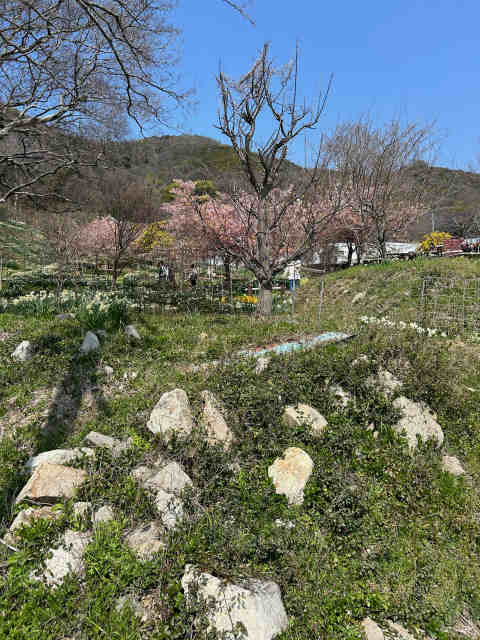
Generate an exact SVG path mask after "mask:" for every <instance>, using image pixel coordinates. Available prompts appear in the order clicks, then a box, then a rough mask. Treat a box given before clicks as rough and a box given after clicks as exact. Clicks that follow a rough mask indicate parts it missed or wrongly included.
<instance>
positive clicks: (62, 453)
mask: <svg viewBox="0 0 480 640" xmlns="http://www.w3.org/2000/svg"><path fill="white" fill-rule="evenodd" d="M94 455H95V452H94V450H93V449H89V448H88V447H82V448H76V449H53V450H52V451H44V452H43V453H39V454H38V456H33V457H32V458H29V460H28V461H27V464H26V465H25V466H26V468H27V470H28V471H30V473H31V472H32V471H35V469H36V468H37V467H38V466H40V465H41V464H68V463H69V462H73V461H74V460H79V459H80V458H82V457H83V456H88V457H91V456H94Z"/></svg>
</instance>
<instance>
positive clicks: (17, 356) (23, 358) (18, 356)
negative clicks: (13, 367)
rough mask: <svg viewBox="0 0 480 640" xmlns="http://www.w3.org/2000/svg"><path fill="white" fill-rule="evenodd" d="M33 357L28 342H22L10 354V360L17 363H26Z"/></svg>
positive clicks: (30, 345) (30, 344)
mask: <svg viewBox="0 0 480 640" xmlns="http://www.w3.org/2000/svg"><path fill="white" fill-rule="evenodd" d="M32 355H33V348H32V343H31V342H29V341H28V340H23V341H22V342H20V344H19V345H18V346H17V347H16V349H15V351H14V352H13V353H12V358H13V359H14V360H18V361H19V362H27V361H28V360H30V359H31V357H32Z"/></svg>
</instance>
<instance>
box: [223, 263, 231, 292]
mask: <svg viewBox="0 0 480 640" xmlns="http://www.w3.org/2000/svg"><path fill="white" fill-rule="evenodd" d="M231 262H232V260H231V258H230V256H229V255H225V256H223V265H224V267H225V287H226V288H227V289H228V290H230V285H231V283H232V271H231V269H230V266H231Z"/></svg>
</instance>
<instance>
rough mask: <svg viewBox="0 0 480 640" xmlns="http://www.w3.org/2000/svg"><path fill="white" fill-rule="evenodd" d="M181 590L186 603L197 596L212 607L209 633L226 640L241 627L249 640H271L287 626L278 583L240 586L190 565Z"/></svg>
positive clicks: (247, 583) (255, 582)
mask: <svg viewBox="0 0 480 640" xmlns="http://www.w3.org/2000/svg"><path fill="white" fill-rule="evenodd" d="M182 587H183V590H184V592H185V595H186V597H187V600H188V599H191V598H192V597H193V596H192V593H193V592H195V593H197V594H198V597H199V598H200V599H201V600H204V601H207V602H210V603H211V606H210V607H209V608H208V610H207V617H208V621H209V623H210V630H216V631H217V632H218V633H222V632H223V633H224V634H225V636H226V637H230V634H232V633H233V632H234V631H235V630H236V626H237V625H238V624H241V625H243V627H244V628H245V633H246V638H248V640H271V639H272V638H274V637H275V636H277V635H278V634H279V633H281V632H282V631H284V630H285V629H286V627H287V625H288V618H287V614H286V611H285V607H284V606H283V602H282V597H281V593H280V588H279V586H278V585H277V584H276V583H275V582H270V581H261V580H249V581H248V582H246V583H245V585H242V586H238V585H235V584H228V583H226V582H224V581H222V580H220V579H219V578H216V577H215V576H212V575H210V574H209V573H200V572H199V571H198V570H197V569H196V568H195V567H193V566H191V565H187V566H186V567H185V573H184V575H183V578H182ZM197 589H198V591H197ZM222 637H223V636H222ZM232 637H233V635H232ZM235 637H236V636H235Z"/></svg>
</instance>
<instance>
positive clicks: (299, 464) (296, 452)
mask: <svg viewBox="0 0 480 640" xmlns="http://www.w3.org/2000/svg"><path fill="white" fill-rule="evenodd" d="M312 471H313V460H312V459H311V458H310V456H309V455H308V453H305V451H302V449H298V448H297V447H289V448H288V449H286V450H285V451H284V454H283V458H277V459H276V460H275V462H274V463H273V464H272V465H271V466H270V467H269V468H268V476H269V478H271V479H272V482H273V484H274V486H275V491H276V493H279V494H283V495H285V496H287V500H288V503H289V504H302V502H303V499H304V495H303V489H304V488H305V485H306V484H307V481H308V479H309V477H310V475H311V473H312Z"/></svg>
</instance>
